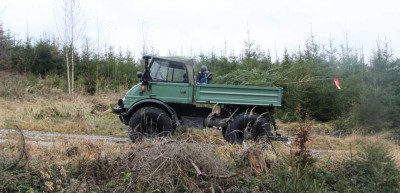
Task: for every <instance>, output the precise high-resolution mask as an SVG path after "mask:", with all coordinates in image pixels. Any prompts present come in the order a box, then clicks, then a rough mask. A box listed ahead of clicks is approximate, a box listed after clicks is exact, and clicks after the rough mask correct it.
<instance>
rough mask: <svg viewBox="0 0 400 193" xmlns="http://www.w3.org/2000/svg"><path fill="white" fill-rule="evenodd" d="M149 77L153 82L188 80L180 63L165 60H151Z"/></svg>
mask: <svg viewBox="0 0 400 193" xmlns="http://www.w3.org/2000/svg"><path fill="white" fill-rule="evenodd" d="M150 77H151V79H152V80H153V81H155V82H188V78H187V74H186V69H185V68H184V65H183V64H182V63H178V62H172V61H165V60H154V61H153V62H152V65H151V67H150Z"/></svg>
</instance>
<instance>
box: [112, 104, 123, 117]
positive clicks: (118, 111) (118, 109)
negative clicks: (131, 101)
mask: <svg viewBox="0 0 400 193" xmlns="http://www.w3.org/2000/svg"><path fill="white" fill-rule="evenodd" d="M112 110H113V113H115V114H117V115H120V114H121V113H124V112H125V111H126V109H125V108H124V107H121V106H119V105H117V106H115V107H113V108H112Z"/></svg>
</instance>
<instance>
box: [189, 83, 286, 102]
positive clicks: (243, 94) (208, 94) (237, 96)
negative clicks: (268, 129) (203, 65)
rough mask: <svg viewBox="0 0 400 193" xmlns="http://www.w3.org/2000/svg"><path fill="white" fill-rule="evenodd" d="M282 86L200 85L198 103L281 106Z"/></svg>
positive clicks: (196, 100) (196, 98)
mask: <svg viewBox="0 0 400 193" xmlns="http://www.w3.org/2000/svg"><path fill="white" fill-rule="evenodd" d="M281 99H282V88H279V87H261V86H236V85H218V84H208V85H198V86H197V89H196V96H195V102H196V103H211V104H238V105H260V106H281V105H282V104H281Z"/></svg>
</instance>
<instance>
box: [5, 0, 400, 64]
mask: <svg viewBox="0 0 400 193" xmlns="http://www.w3.org/2000/svg"><path fill="white" fill-rule="evenodd" d="M57 3H58V1H56V0H0V12H1V11H2V12H1V13H0V22H2V23H3V27H4V28H5V29H9V30H10V31H11V32H12V33H13V34H15V35H16V36H17V37H18V38H21V39H23V38H25V36H26V34H27V33H29V34H30V36H33V37H40V36H43V34H44V33H47V34H53V35H57V34H58V32H57V27H56V20H55V18H54V17H55V12H56V11H55V10H56V7H57ZM80 4H81V12H82V13H83V15H84V18H86V20H87V22H86V23H87V26H86V29H85V31H84V32H83V34H84V36H87V37H89V38H90V39H91V40H92V42H93V44H94V45H95V42H96V41H97V31H98V30H97V26H99V29H100V30H99V32H100V39H101V40H100V41H101V44H108V45H112V46H114V47H115V49H116V50H118V49H119V48H120V47H121V48H122V50H124V51H125V50H126V49H129V50H131V51H133V52H134V53H135V55H136V57H138V55H139V53H140V47H141V39H142V38H141V31H146V32H147V33H146V34H147V39H148V42H149V43H151V44H152V45H153V46H154V47H155V48H156V49H157V50H159V52H160V55H168V53H169V52H173V53H176V54H178V55H180V54H181V50H182V51H183V54H184V55H188V54H190V52H191V50H192V52H193V53H195V54H198V53H200V52H204V53H206V54H207V53H209V52H210V51H211V50H215V51H216V53H217V54H219V53H220V52H221V51H222V50H224V42H226V44H227V49H228V52H229V51H230V50H235V53H239V52H240V50H241V49H242V48H243V45H244V40H245V39H246V37H247V31H248V30H250V37H251V38H252V39H254V40H255V41H256V43H257V44H259V45H260V46H261V48H262V49H265V50H267V49H270V50H271V54H272V55H275V50H277V51H278V53H279V55H281V53H282V51H283V49H284V48H287V49H288V50H289V51H295V50H297V49H298V48H299V46H301V47H304V45H305V43H304V42H305V40H306V38H307V37H309V36H310V34H311V29H312V31H313V33H314V34H315V35H316V40H317V41H318V42H320V43H323V44H326V45H328V42H329V38H330V37H331V38H332V39H333V40H334V43H335V44H336V46H339V45H340V44H343V43H344V42H345V37H346V35H345V34H346V31H347V34H348V39H349V45H350V47H352V48H356V49H361V48H363V51H364V53H366V54H367V56H369V55H370V54H371V50H372V49H374V48H375V47H376V42H377V40H382V41H385V40H386V41H389V42H390V43H391V47H392V48H393V51H394V54H395V55H396V56H399V55H400V52H399V51H400V1H398V0H279V1H278V0H275V1H270V0H112V1H111V0H82V1H80ZM97 23H99V24H97ZM338 49H339V48H338Z"/></svg>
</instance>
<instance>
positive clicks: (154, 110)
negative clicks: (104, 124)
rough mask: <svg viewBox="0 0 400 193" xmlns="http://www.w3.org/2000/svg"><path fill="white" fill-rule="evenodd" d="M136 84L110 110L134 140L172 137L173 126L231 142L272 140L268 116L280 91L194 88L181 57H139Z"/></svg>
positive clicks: (191, 71) (191, 64) (278, 100)
mask: <svg viewBox="0 0 400 193" xmlns="http://www.w3.org/2000/svg"><path fill="white" fill-rule="evenodd" d="M143 59H144V61H145V65H144V68H145V69H144V72H143V73H142V72H138V73H137V77H138V78H139V79H140V83H139V84H137V85H135V86H133V87H132V88H131V89H130V90H129V91H128V92H127V93H126V94H125V96H124V97H123V98H122V99H120V100H119V101H118V104H117V105H116V106H115V107H114V108H113V112H114V113H115V114H118V115H119V118H120V120H121V122H122V123H123V124H125V125H128V126H129V137H130V139H131V140H132V141H133V142H135V141H138V140H141V139H142V138H143V137H157V136H158V137H164V136H169V135H172V134H173V133H174V131H175V129H176V128H178V127H198V128H204V127H216V128H219V129H221V131H222V134H223V136H224V138H225V139H226V140H227V141H229V142H231V143H234V142H239V143H240V142H242V141H243V140H258V139H260V138H267V139H271V138H278V137H279V134H277V133H276V132H275V134H273V132H272V131H271V130H272V128H273V129H275V131H276V126H275V121H274V118H273V115H274V112H275V108H276V107H279V106H281V99H282V88H277V87H260V86H235V85H219V84H207V85H200V84H196V80H195V71H194V62H193V60H192V59H187V58H181V57H151V56H144V57H143Z"/></svg>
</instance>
